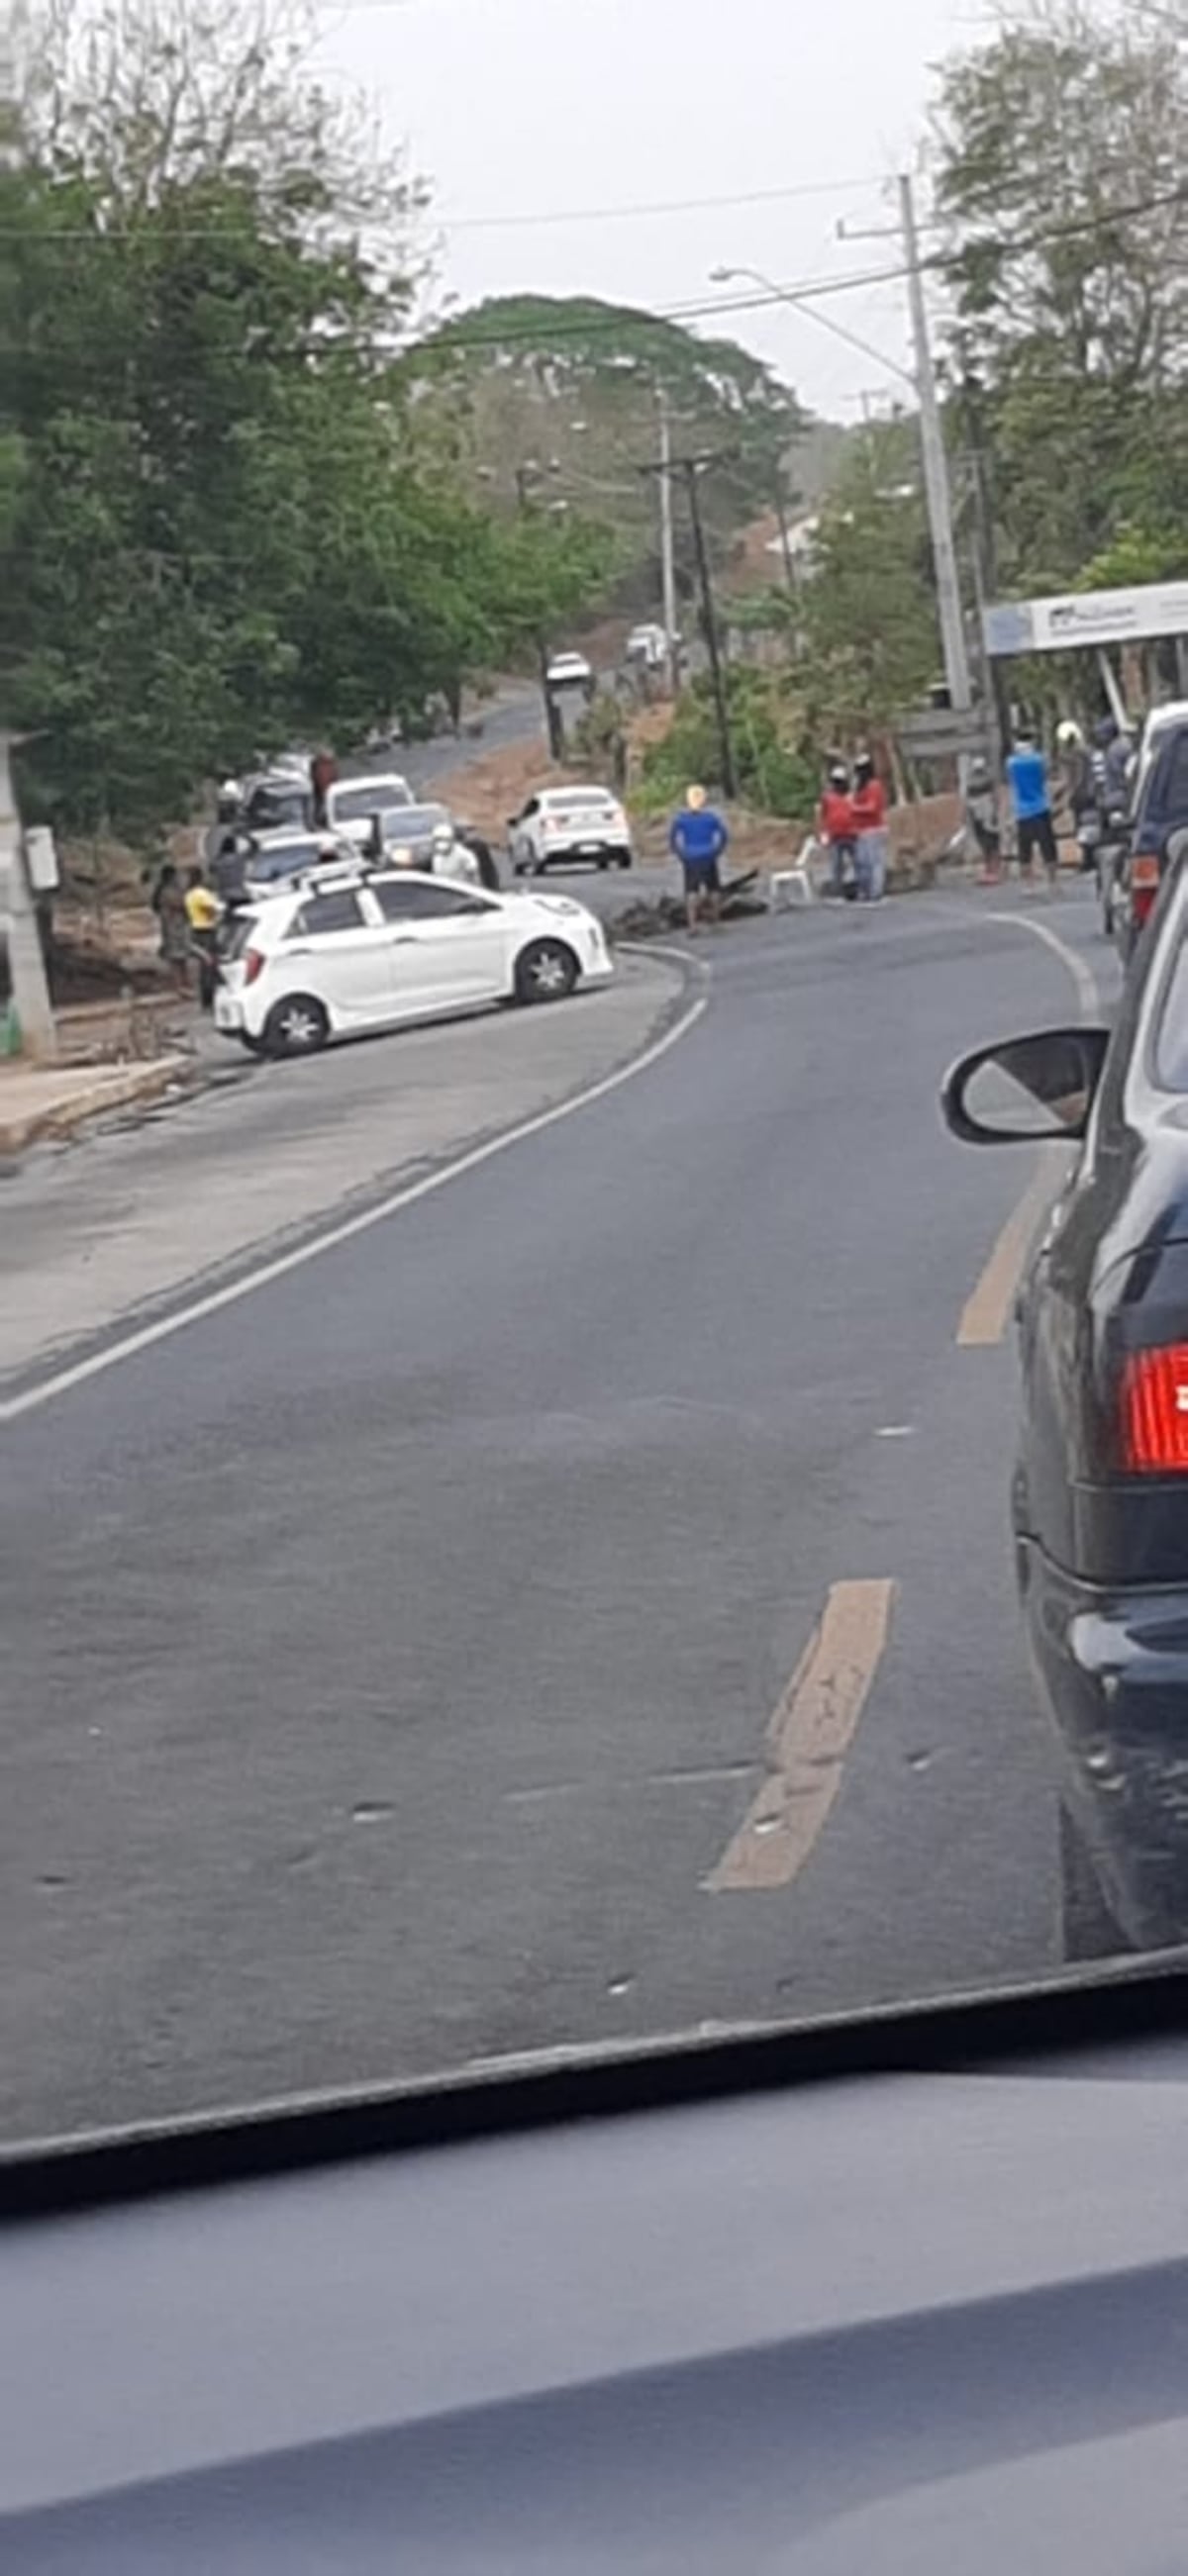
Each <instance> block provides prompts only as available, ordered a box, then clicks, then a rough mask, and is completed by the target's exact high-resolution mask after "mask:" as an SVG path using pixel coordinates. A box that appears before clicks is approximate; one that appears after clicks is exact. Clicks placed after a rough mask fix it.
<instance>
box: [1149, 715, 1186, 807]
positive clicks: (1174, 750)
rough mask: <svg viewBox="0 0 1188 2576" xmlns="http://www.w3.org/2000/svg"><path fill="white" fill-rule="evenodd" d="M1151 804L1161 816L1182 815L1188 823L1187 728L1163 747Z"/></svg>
mask: <svg viewBox="0 0 1188 2576" xmlns="http://www.w3.org/2000/svg"><path fill="white" fill-rule="evenodd" d="M1152 802H1153V803H1157V804H1158V808H1159V811H1160V813H1161V814H1163V815H1168V816H1177V815H1183V817H1184V819H1185V821H1186V822H1188V726H1186V727H1185V729H1184V731H1183V732H1182V733H1177V734H1176V736H1175V737H1174V740H1173V741H1171V742H1170V743H1168V744H1167V745H1166V746H1165V749H1164V754H1163V758H1162V760H1161V761H1160V762H1159V765H1158V769H1157V771H1156V775H1155V780H1154V791H1153V797H1152Z"/></svg>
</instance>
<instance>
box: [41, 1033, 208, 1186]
mask: <svg viewBox="0 0 1188 2576" xmlns="http://www.w3.org/2000/svg"><path fill="white" fill-rule="evenodd" d="M200 1079H201V1068H200V1067H199V1066H198V1065H196V1064H193V1063H192V1062H191V1061H190V1059H189V1058H188V1057H187V1056H182V1055H169V1056H160V1057H156V1058H154V1060H153V1061H152V1063H150V1064H129V1065H118V1066H105V1067H103V1068H102V1069H100V1068H98V1067H96V1069H95V1076H94V1080H93V1081H92V1082H89V1083H87V1084H85V1085H80V1087H79V1088H78V1090H76V1091H71V1092H69V1093H67V1094H66V1095H65V1096H60V1097H59V1098H58V1099H56V1100H55V1099H52V1098H51V1099H48V1100H46V1101H44V1102H42V1103H41V1104H40V1105H39V1106H34V1107H33V1108H31V1109H29V1110H28V1111H27V1112H26V1113H25V1114H24V1116H21V1117H9V1118H6V1117H4V1116H3V1114H2V1109H0V1162H8V1163H12V1162H16V1161H18V1160H19V1158H20V1156H21V1155H22V1154H25V1153H27V1152H28V1150H29V1148H30V1146H31V1145H41V1144H45V1143H46V1142H47V1141H49V1140H50V1139H59V1140H61V1139H62V1138H65V1137H68V1136H71V1135H73V1133H74V1131H75V1129H76V1128H78V1127H82V1126H85V1125H86V1124H87V1123H88V1121H89V1120H90V1119H92V1118H102V1117H104V1116H106V1115H107V1114H108V1112H110V1111H111V1110H114V1109H127V1108H131V1107H135V1108H141V1107H145V1108H147V1107H149V1106H150V1105H151V1104H152V1102H153V1101H155V1100H160V1099H161V1098H162V1097H163V1096H164V1094H165V1093H166V1092H167V1091H171V1090H173V1089H174V1088H177V1089H187V1090H188V1089H191V1088H192V1087H193V1086H194V1084H195V1083H197V1082H199V1081H200Z"/></svg>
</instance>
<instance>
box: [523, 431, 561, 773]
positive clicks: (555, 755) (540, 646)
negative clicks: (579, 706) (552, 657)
mask: <svg viewBox="0 0 1188 2576" xmlns="http://www.w3.org/2000/svg"><path fill="white" fill-rule="evenodd" d="M535 479H536V476H535V474H534V471H533V468H532V467H531V466H530V465H517V467H516V502H517V505H518V508H519V512H520V517H521V518H522V519H526V518H527V517H528V515H529V512H530V510H531V507H532V504H531V501H530V500H529V497H528V496H529V493H530V491H531V488H532V484H533V482H534V481H535ZM536 667H537V671H538V673H539V676H540V694H541V697H542V698H543V700H544V713H545V729H546V731H547V734H548V739H549V758H550V760H560V758H561V754H562V752H563V751H564V749H565V744H564V740H563V737H562V732H561V715H560V710H559V708H558V706H557V702H556V699H555V698H554V696H553V692H552V690H551V689H550V687H549V648H548V645H547V644H546V642H545V639H544V635H543V632H542V631H541V629H540V628H539V627H538V628H537V631H536Z"/></svg>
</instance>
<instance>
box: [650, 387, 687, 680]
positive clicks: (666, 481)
mask: <svg viewBox="0 0 1188 2576" xmlns="http://www.w3.org/2000/svg"><path fill="white" fill-rule="evenodd" d="M656 401H657V404H658V405H659V410H660V458H659V476H660V583H661V598H662V600H663V603H664V607H663V615H664V651H665V658H666V660H667V663H668V685H669V688H670V689H671V691H672V694H673V696H674V698H675V696H676V695H677V691H678V689H679V687H680V679H681V673H680V647H679V645H678V643H677V598H676V552H675V549H674V546H673V541H672V473H671V467H672V419H671V415H670V413H669V408H668V396H667V394H666V393H665V390H664V387H663V385H658V386H657V388H656Z"/></svg>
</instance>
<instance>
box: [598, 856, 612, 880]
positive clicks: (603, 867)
mask: <svg viewBox="0 0 1188 2576" xmlns="http://www.w3.org/2000/svg"><path fill="white" fill-rule="evenodd" d="M609 866H610V860H609V859H600V860H599V862H598V873H599V876H605V875H606V871H607V869H608V868H609Z"/></svg>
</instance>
